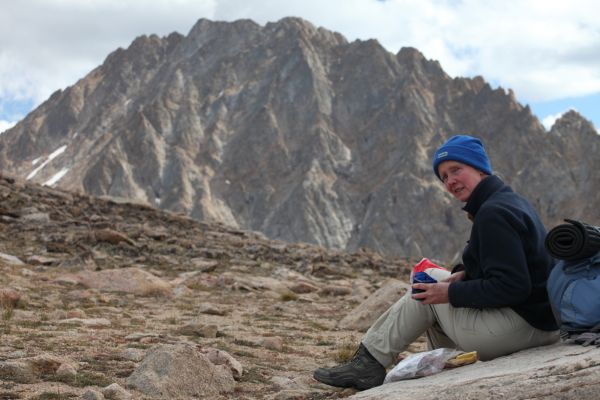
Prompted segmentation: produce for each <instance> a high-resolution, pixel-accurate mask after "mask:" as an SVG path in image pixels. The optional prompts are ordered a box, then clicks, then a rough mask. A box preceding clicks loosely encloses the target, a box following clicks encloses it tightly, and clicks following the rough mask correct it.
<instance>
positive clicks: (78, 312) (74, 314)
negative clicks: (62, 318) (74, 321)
mask: <svg viewBox="0 0 600 400" xmlns="http://www.w3.org/2000/svg"><path fill="white" fill-rule="evenodd" d="M86 317H87V315H86V314H85V311H83V310H82V309H81V308H76V309H74V310H69V311H67V318H86Z"/></svg>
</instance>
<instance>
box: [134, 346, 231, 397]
mask: <svg viewBox="0 0 600 400" xmlns="http://www.w3.org/2000/svg"><path fill="white" fill-rule="evenodd" d="M127 384H128V385H129V387H131V388H135V389H137V390H139V391H140V392H142V393H144V394H145V395H147V396H149V397H152V398H192V397H202V398H205V397H210V396H217V395H219V394H220V393H230V392H233V390H234V388H235V380H234V379H233V375H232V373H231V370H230V369H229V368H228V367H226V366H224V365H215V364H213V363H212V362H211V361H210V359H209V357H207V356H206V355H205V354H202V353H201V352H200V351H199V350H198V348H197V347H196V346H193V345H191V344H176V345H158V346H155V347H153V348H151V349H150V350H149V351H148V353H147V354H146V357H145V358H144V360H143V361H142V362H141V363H140V365H139V366H138V368H136V370H135V371H133V373H132V374H131V376H130V377H129V378H128V379H127Z"/></svg>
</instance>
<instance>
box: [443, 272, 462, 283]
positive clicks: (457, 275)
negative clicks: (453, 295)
mask: <svg viewBox="0 0 600 400" xmlns="http://www.w3.org/2000/svg"><path fill="white" fill-rule="evenodd" d="M466 276H467V272H466V271H458V272H455V273H453V274H452V275H450V276H449V277H447V278H446V279H444V280H443V281H442V282H449V283H452V282H458V281H464V280H465V277H466Z"/></svg>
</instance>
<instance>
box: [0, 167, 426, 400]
mask: <svg viewBox="0 0 600 400" xmlns="http://www.w3.org/2000/svg"><path fill="white" fill-rule="evenodd" d="M0 198H1V200H2V201H1V206H0V271H1V273H0V313H1V319H0V332H1V335H2V341H1V343H0V377H1V379H0V382H1V383H0V398H3V399H50V398H52V399H67V398H75V397H78V396H84V395H86V396H92V395H95V396H98V397H84V398H101V397H99V396H100V395H99V393H100V394H102V393H103V394H102V395H103V396H105V398H108V399H110V398H128V397H127V396H128V395H129V396H133V398H136V399H138V398H157V397H159V398H161V397H162V398H191V397H193V396H196V395H197V396H200V397H201V398H210V399H213V398H245V399H263V398H294V397H293V396H295V394H298V393H300V394H301V395H302V396H306V397H311V398H329V397H330V396H335V397H337V395H338V394H337V391H332V390H331V389H329V388H326V387H323V386H321V385H319V384H317V383H316V382H314V381H312V378H311V376H312V370H313V369H314V368H316V367H317V366H319V365H321V364H325V363H331V362H332V361H333V360H334V358H335V357H337V355H338V354H339V353H341V352H343V351H346V352H348V351H349V350H347V349H345V347H344V346H345V345H346V344H347V345H350V344H352V345H354V344H355V343H356V342H357V340H358V338H359V336H360V333H359V332H357V331H355V330H352V329H349V328H346V329H338V328H337V323H338V321H339V320H340V319H341V318H342V316H345V315H346V314H348V313H349V312H350V310H352V308H353V307H355V306H356V305H357V304H359V303H360V302H362V301H363V300H364V299H365V298H366V297H367V296H368V295H369V294H370V293H372V292H373V291H375V290H376V289H377V288H378V287H380V286H381V285H382V284H383V283H385V282H386V281H387V280H388V279H391V278H392V277H398V278H401V277H402V278H405V277H406V276H405V275H406V272H407V268H406V265H405V264H403V263H398V262H394V261H393V260H384V259H382V258H381V257H379V256H377V255H375V254H373V253H367V252H360V253H353V254H351V253H341V252H333V251H329V250H326V249H324V248H321V247H318V246H313V245H300V244H298V245H290V244H285V243H283V242H278V241H271V240H267V239H265V238H264V237H262V236H261V235H260V234H256V233H252V232H249V231H240V230H232V229H231V228H228V227H225V226H224V225H220V224H205V223H201V222H198V221H195V220H193V219H190V218H189V217H186V216H183V215H177V214H171V213H165V212H160V211H158V210H156V209H152V208H150V207H147V206H144V205H138V204H119V203H116V202H114V201H112V200H103V199H98V198H93V197H88V196H87V195H79V194H73V193H68V192H63V191H58V190H55V189H49V188H43V187H39V186H31V185H28V184H24V183H23V182H20V181H14V180H13V179H10V178H0ZM398 295H399V294H398V293H396V296H398ZM157 346H166V347H157ZM186 346H187V347H186ZM419 346H420V345H419V344H416V347H415V349H418V348H420V347H419ZM165 349H166V350H165ZM182 349H183V350H182ZM190 349H192V350H194V349H196V350H195V351H198V352H204V353H209V352H211V351H212V352H215V351H217V350H219V351H221V352H225V353H224V354H225V355H221V358H223V359H226V360H230V358H228V357H232V358H233V361H231V362H230V363H229V364H226V365H228V366H230V367H231V371H232V372H227V371H226V372H227V373H226V374H225V375H223V374H224V372H223V371H222V368H221V369H218V368H217V369H215V367H211V368H213V369H215V370H214V371H213V372H211V370H207V368H208V367H207V365H209V364H208V363H207V361H206V360H205V359H204V356H201V355H197V358H198V360H197V362H196V363H195V364H194V363H192V364H191V365H190V364H189V363H191V362H192V361H193V360H191V361H190V359H191V358H193V357H192V356H193V354H194V352H193V351H192V350H190ZM160 351H164V352H166V355H164V354H163V356H162V358H161V357H160V356H156V357H158V358H159V359H160V360H163V361H162V363H163V364H161V365H160V366H159V367H157V368H159V369H161V368H162V371H165V370H168V368H167V366H168V365H170V364H167V366H165V365H164V364H165V361H164V359H165V357H166V358H169V357H172V358H173V359H174V360H178V359H177V355H178V354H179V353H180V352H181V351H184V354H185V355H186V356H185V357H184V359H183V360H181V359H179V361H178V362H181V363H184V365H185V368H181V365H180V364H177V363H175V364H173V365H175V366H179V368H177V371H179V372H177V371H176V372H173V371H171V372H168V373H166V377H165V379H167V378H168V379H171V380H175V382H176V383H177V384H176V385H175V387H177V388H178V389H177V390H179V392H177V391H173V384H172V383H170V384H169V383H168V382H171V381H168V380H167V381H165V382H166V383H165V382H162V384H163V386H162V387H161V386H160V385H159V383H160V382H159V383H156V382H155V381H156V379H157V378H155V381H152V380H149V378H148V376H147V374H145V373H144V368H145V367H144V366H145V365H146V364H151V363H152V362H153V359H152V357H153V355H154V353H153V352H159V354H161V353H160ZM178 352H179V353H178ZM204 353H202V354H204ZM227 354H228V355H229V356H227ZM217 358H218V357H217ZM228 362H229V361H228ZM185 363H188V364H185ZM221 364H223V363H221ZM219 365H220V364H219ZM217 366H218V365H217ZM219 368H220V367H219ZM182 369H185V370H190V371H193V372H194V378H189V377H187V378H186V377H185V376H183V375H182V372H181V370H182ZM211 374H212V376H211ZM219 376H223V378H222V379H220V378H219V379H220V380H218V379H217V377H219ZM232 378H234V379H232ZM177 379H180V381H177ZM114 384H116V385H118V387H116V389H115V386H114ZM111 385H113V387H112V389H107V388H108V387H110V386H111ZM169 385H171V386H169ZM198 385H203V386H198ZM157 387H160V388H161V389H160V390H162V392H161V391H160V390H159V389H156V388H157ZM113 391H116V392H118V393H121V392H122V391H124V392H125V394H123V393H121V394H113ZM160 393H163V394H164V396H161V395H160ZM219 393H221V394H219ZM350 394H352V393H351V392H349V393H346V394H345V395H350ZM288 395H289V396H288ZM52 396H54V397H52ZM119 396H125V397H119ZM286 396H288V397H286Z"/></svg>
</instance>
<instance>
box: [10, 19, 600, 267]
mask: <svg viewBox="0 0 600 400" xmlns="http://www.w3.org/2000/svg"><path fill="white" fill-rule="evenodd" d="M578 124H579V125H578ZM588 125H589V124H588ZM588 125H585V123H584V122H581V118H580V117H578V114H567V115H565V116H564V117H563V118H562V119H561V121H559V122H558V123H557V128H556V129H559V128H560V130H561V132H562V130H566V131H568V132H573V131H577V130H579V129H580V128H582V129H583V128H585V127H586V126H588ZM454 133H467V134H473V135H476V136H479V137H481V138H482V139H483V141H484V142H485V144H486V147H487V148H488V149H489V152H490V155H491V157H492V163H493V165H494V166H495V168H496V169H498V170H499V171H502V172H503V173H504V174H506V176H509V177H511V179H512V181H511V182H510V183H511V184H512V185H513V186H514V187H515V188H517V189H522V193H523V194H524V195H525V196H526V197H527V196H528V197H529V198H533V199H535V202H536V205H537V206H539V208H540V210H541V214H542V217H543V218H544V219H545V222H546V224H549V225H550V224H552V223H553V222H554V221H559V220H561V219H562V218H561V217H562V215H561V213H563V212H566V211H564V210H567V207H572V204H575V203H577V201H578V197H577V193H579V192H581V191H582V190H584V189H582V187H583V186H585V187H586V188H585V190H588V189H589V192H590V193H591V195H590V196H588V199H592V200H593V199H597V197H598V195H597V194H594V193H595V192H594V190H593V189H594V185H596V183H595V182H598V181H600V180H598V179H596V180H594V179H588V178H589V176H588V175H585V174H584V172H585V171H584V170H596V169H597V170H600V166H597V165H596V164H597V161H594V160H593V159H591V158H589V157H588V158H585V160H586V161H585V162H586V164H585V168H583V169H582V171H583V172H581V171H580V172H581V173H580V176H581V177H583V178H582V179H578V180H577V181H573V180H572V179H570V178H569V179H566V180H565V182H566V183H565V187H564V188H563V190H562V191H561V193H558V194H557V193H556V191H555V190H554V186H555V185H554V182H556V180H558V179H561V177H562V175H560V174H567V175H568V171H570V172H573V171H574V170H575V169H576V168H578V167H577V165H576V164H573V163H572V160H576V159H577V156H578V154H579V152H581V151H583V150H582V149H583V148H585V147H587V148H593V146H595V145H599V146H600V144H598V140H599V139H598V137H597V135H595V136H592V135H587V136H585V138H586V139H585V146H578V145H577V143H579V142H583V141H584V140H583V139H582V136H581V135H572V134H571V135H570V136H573V137H575V139H572V140H571V142H572V141H575V142H576V143H571V142H569V148H570V149H571V150H569V151H570V153H569V154H570V157H569V158H568V160H567V159H559V158H558V157H556V156H554V155H555V154H560V150H561V146H564V145H565V143H567V141H566V139H564V138H563V137H562V136H560V135H554V136H552V138H551V139H550V140H548V135H547V133H546V132H545V131H544V129H543V127H541V125H540V124H539V122H538V121H537V120H536V119H535V118H533V116H532V115H531V113H530V111H529V109H527V108H523V107H522V106H520V105H519V104H518V103H517V102H516V100H515V99H514V96H513V95H512V94H511V91H510V89H509V90H508V92H507V91H506V90H505V89H501V88H499V89H492V88H491V87H490V86H489V85H488V84H487V83H486V82H485V80H484V78H483V77H475V78H473V79H467V78H460V77H456V78H454V79H450V78H449V77H448V76H447V74H445V73H444V71H443V70H442V68H441V66H440V64H439V63H438V62H437V61H435V60H428V59H426V58H425V56H424V55H423V54H422V53H421V52H420V51H419V50H417V49H415V48H403V49H401V50H400V51H399V52H398V53H397V54H393V53H390V52H389V51H387V50H386V49H384V48H383V47H382V46H381V44H379V42H377V41H376V40H374V39H372V40H365V41H361V40H356V41H353V42H351V43H348V42H347V40H346V39H345V38H344V37H343V36H342V35H340V34H338V33H335V32H331V31H329V30H327V29H324V28H317V27H315V26H314V25H313V24H311V23H310V22H308V21H305V20H303V19H301V18H294V17H289V18H283V19H281V20H279V21H277V22H272V23H268V24H266V25H265V26H264V27H263V26H260V25H258V24H256V23H255V22H253V21H250V20H238V21H234V22H223V21H210V20H207V19H201V20H199V21H198V22H197V23H196V24H195V25H194V26H193V28H192V29H191V30H190V32H189V34H188V35H187V36H182V35H179V34H171V35H169V36H168V37H166V38H159V37H158V36H156V35H148V36H141V37H139V38H137V39H135V40H134V41H133V42H132V44H131V45H130V46H129V48H127V49H125V50H124V49H119V50H117V51H115V52H113V53H112V54H111V55H110V56H109V57H108V58H107V61H106V62H105V63H104V64H103V65H101V66H99V67H98V68H96V69H94V70H93V71H91V72H90V73H89V74H88V75H87V76H86V77H84V78H82V79H81V80H80V81H78V82H77V83H75V84H74V85H73V86H71V87H69V88H67V89H65V90H64V91H61V92H58V93H56V94H54V95H53V96H52V97H51V98H50V99H48V100H47V101H46V102H44V104H42V106H40V107H39V108H38V109H36V110H35V111H34V112H32V113H30V114H29V115H28V116H27V117H26V118H25V119H24V120H23V121H21V122H19V123H18V124H17V125H16V126H15V127H13V128H11V129H10V130H8V131H7V132H5V133H3V134H2V136H0V168H2V169H3V170H4V171H5V172H8V173H11V174H14V175H16V176H19V177H22V178H23V179H26V178H27V177H30V180H31V181H32V182H36V183H40V184H44V183H48V184H52V185H57V186H59V187H61V188H63V189H69V190H77V191H84V192H87V193H90V194H94V195H110V196H117V197H131V198H133V199H134V200H136V201H140V202H143V203H145V204H149V205H152V206H154V207H158V208H162V209H167V210H171V211H175V212H181V213H185V214H187V215H189V216H192V217H194V218H198V219H204V220H207V221H218V222H222V223H227V224H230V225H232V226H239V227H241V228H244V229H251V230H256V231H261V232H263V233H265V234H266V235H268V236H269V237H271V238H276V239H281V240H286V241H291V242H299V241H300V242H311V243H316V244H320V245H324V246H328V247H332V248H340V249H346V250H355V249H359V248H363V247H365V248H370V249H373V250H376V251H378V252H380V253H382V254H385V255H389V256H401V257H407V258H411V257H414V258H420V257H424V256H427V257H436V258H439V259H452V258H453V257H454V255H455V254H456V251H457V249H459V248H461V247H462V241H463V240H464V238H463V236H464V235H466V234H467V232H468V228H469V227H468V223H467V222H465V220H464V218H463V215H462V214H461V211H460V208H459V207H455V206H454V204H453V200H452V199H451V197H450V195H448V194H447V193H445V192H444V191H443V187H441V186H440V185H439V184H438V182H437V180H436V177H435V176H434V175H433V174H432V173H431V166H430V165H431V164H430V157H431V154H432V152H433V149H434V148H435V147H436V146H438V145H439V144H441V143H442V142H443V140H444V139H445V138H447V137H448V136H449V135H451V134H454ZM564 136H565V137H566V136H569V135H566V134H565V135H564ZM531 149H534V150H531ZM58 150H61V151H60V154H59V153H57V151H58ZM532 151H535V152H536V154H540V157H539V158H540V159H543V160H544V162H543V163H541V162H536V163H534V162H533V161H532V158H531V152H532ZM579 158H580V159H581V157H579ZM536 161H537V160H536ZM548 170H552V171H557V172H556V173H553V174H554V175H553V174H549V173H548V172H547V171H548ZM563 171H565V172H563ZM34 172H35V173H34ZM578 173H579V172H578ZM548 176H552V179H549V178H548ZM578 176H579V175H578ZM586 177H587V178H586ZM581 182H589V183H581ZM598 200H600V199H598ZM594 201H595V200H594ZM594 201H588V202H586V203H585V204H583V203H582V204H580V207H578V210H580V211H579V212H581V213H582V215H588V216H596V215H598V213H599V211H598V210H596V208H595V207H593V204H594ZM574 217H576V216H574ZM599 217H600V215H599ZM590 219H591V218H590ZM423 221H438V222H439V224H436V226H435V229H433V228H432V227H431V224H427V223H426V224H423ZM448 237H452V238H453V240H448V239H447V238H448ZM398 238H402V240H401V241H400V242H399V240H398Z"/></svg>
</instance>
